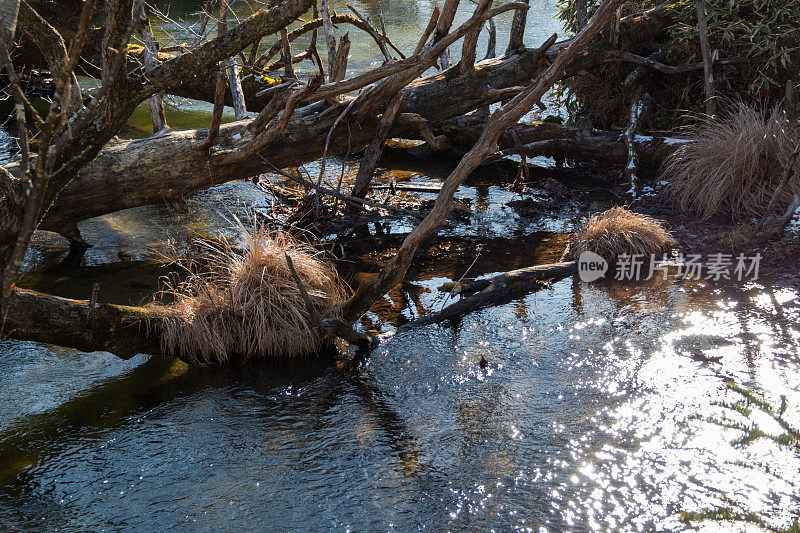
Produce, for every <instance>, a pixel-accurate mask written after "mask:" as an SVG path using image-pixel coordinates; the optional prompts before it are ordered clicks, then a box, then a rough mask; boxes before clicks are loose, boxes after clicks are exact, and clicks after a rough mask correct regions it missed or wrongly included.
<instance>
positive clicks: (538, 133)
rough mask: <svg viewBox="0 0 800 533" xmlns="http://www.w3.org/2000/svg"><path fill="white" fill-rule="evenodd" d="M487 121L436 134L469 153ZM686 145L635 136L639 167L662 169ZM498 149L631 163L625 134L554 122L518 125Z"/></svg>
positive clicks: (476, 119) (477, 119)
mask: <svg viewBox="0 0 800 533" xmlns="http://www.w3.org/2000/svg"><path fill="white" fill-rule="evenodd" d="M487 120H488V119H487V117H485V116H482V115H479V114H471V115H464V116H460V117H455V118H452V119H448V120H445V121H443V122H440V123H438V124H436V125H435V126H434V127H433V131H434V133H435V134H437V135H444V136H446V137H447V139H448V140H449V141H450V143H451V144H452V145H453V147H455V148H459V149H462V150H463V149H469V148H471V147H472V146H473V145H474V144H475V142H476V141H477V140H478V138H479V137H480V135H481V132H482V131H483V128H484V127H485V125H486V122H487ZM686 142H689V141H687V140H684V139H679V138H674V137H659V136H651V135H634V136H633V143H634V145H635V146H636V150H637V153H638V155H639V164H640V165H641V166H643V167H647V168H659V167H660V166H661V163H662V162H663V161H664V158H665V157H666V156H667V155H669V154H670V153H672V152H673V151H674V150H676V149H677V148H678V147H679V146H680V145H681V144H684V143H686ZM498 145H499V147H500V149H501V150H502V151H503V152H502V153H503V154H505V155H509V154H525V155H526V156H528V157H536V156H547V157H560V158H564V159H573V160H594V161H597V162H600V163H606V164H610V165H623V166H624V165H626V164H627V162H628V147H627V145H626V143H625V134H624V132H617V131H598V130H585V129H582V128H578V127H574V126H563V125H561V124H554V123H551V122H534V123H519V124H516V125H514V126H512V127H511V128H509V129H508V130H506V131H505V132H503V133H502V134H501V135H500V139H499V141H498Z"/></svg>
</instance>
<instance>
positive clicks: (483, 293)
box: [397, 261, 578, 331]
mask: <svg viewBox="0 0 800 533" xmlns="http://www.w3.org/2000/svg"><path fill="white" fill-rule="evenodd" d="M577 273H578V263H577V262H576V261H567V262H564V263H554V264H551V265H538V266H532V267H528V268H521V269H519V270H512V271H509V272H504V273H502V274H498V275H496V276H493V277H491V278H489V279H482V280H475V281H473V282H468V283H455V284H453V288H451V289H450V291H448V292H451V291H453V289H455V290H456V292H457V293H458V294H468V293H472V294H471V295H470V296H467V297H465V298H462V299H461V300H459V301H457V302H455V303H453V304H450V305H448V306H447V307H445V308H444V309H442V310H441V311H439V312H434V313H431V314H429V315H426V316H423V317H421V318H418V319H416V320H414V321H412V322H409V323H408V324H404V325H403V326H401V327H399V328H397V330H398V331H402V330H406V329H411V328H417V327H421V326H427V325H430V324H437V323H439V322H444V321H445V320H452V319H454V318H458V317H462V316H464V315H466V314H468V313H473V312H475V311H478V310H480V309H484V308H486V307H493V306H497V305H503V304H506V303H508V302H510V301H512V300H514V299H516V298H520V297H522V296H525V295H526V294H530V293H532V292H535V291H537V290H539V289H542V288H544V287H547V286H548V285H549V284H550V283H553V282H556V281H559V280H562V279H564V278H567V277H570V276H574V275H575V274H577ZM448 285H449V284H448Z"/></svg>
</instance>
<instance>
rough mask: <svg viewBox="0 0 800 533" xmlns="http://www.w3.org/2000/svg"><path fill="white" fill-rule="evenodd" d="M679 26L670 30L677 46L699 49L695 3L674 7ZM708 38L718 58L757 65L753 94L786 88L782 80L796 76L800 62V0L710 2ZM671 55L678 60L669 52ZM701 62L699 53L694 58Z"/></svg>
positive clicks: (679, 3) (686, 1) (686, 0)
mask: <svg viewBox="0 0 800 533" xmlns="http://www.w3.org/2000/svg"><path fill="white" fill-rule="evenodd" d="M671 9H672V10H673V12H674V13H675V18H676V19H677V20H678V23H677V24H675V25H674V26H673V27H672V28H671V37H672V40H673V41H674V44H675V46H676V48H684V49H685V50H695V49H698V47H697V45H696V43H698V42H699V37H698V34H697V14H696V11H695V6H694V2H693V1H691V0H680V1H677V2H675V4H674V7H672V8H671ZM706 12H707V15H708V32H709V33H708V40H709V42H710V44H711V47H712V50H719V54H720V57H723V56H740V57H748V58H752V59H754V60H756V61H757V64H758V68H757V73H756V76H755V77H754V78H753V80H752V83H751V84H750V93H751V94H753V95H765V94H766V93H767V92H768V91H770V90H771V89H774V88H782V87H783V83H781V80H782V79H787V78H789V79H791V78H796V76H797V74H798V67H800V65H799V64H798V61H799V60H800V2H797V1H790V2H787V1H786V0H707V4H706ZM669 55H670V56H671V57H680V56H678V55H673V54H669ZM693 57H698V58H699V52H698V53H697V54H696V55H695V56H693Z"/></svg>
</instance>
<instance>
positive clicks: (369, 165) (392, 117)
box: [350, 93, 403, 198]
mask: <svg viewBox="0 0 800 533" xmlns="http://www.w3.org/2000/svg"><path fill="white" fill-rule="evenodd" d="M402 103H403V93H398V94H397V96H395V97H394V98H393V99H392V101H391V102H389V105H388V106H387V107H386V111H385V112H384V113H383V116H382V117H381V121H380V124H378V128H377V129H376V130H375V135H374V136H373V137H372V140H371V141H370V143H369V146H367V149H366V150H365V152H364V155H363V156H362V158H361V163H360V164H359V166H358V174H356V179H355V183H353V191H352V192H351V193H350V194H351V196H355V197H356V198H364V196H366V194H367V189H368V188H369V184H370V181H372V175H373V174H374V172H375V167H376V166H377V165H378V161H379V160H380V158H381V155H383V147H384V146H385V145H386V140H387V139H388V137H389V134H390V133H391V131H392V128H393V127H394V124H395V121H396V119H397V113H398V112H399V111H400V106H401V105H402Z"/></svg>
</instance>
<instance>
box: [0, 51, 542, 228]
mask: <svg viewBox="0 0 800 533" xmlns="http://www.w3.org/2000/svg"><path fill="white" fill-rule="evenodd" d="M544 53H545V50H544V49H539V50H527V51H526V52H525V53H522V54H517V55H514V56H511V57H508V58H504V59H502V60H497V59H492V60H488V61H484V62H482V63H479V64H477V65H476V66H475V69H474V70H472V71H470V72H469V73H468V74H464V75H462V74H460V73H458V72H457V71H455V70H453V69H451V71H448V72H444V73H441V74H437V75H435V76H430V77H428V78H423V79H420V80H417V81H415V82H413V83H411V84H410V85H409V86H408V87H407V88H406V89H404V90H403V91H401V92H402V93H403V95H404V99H403V105H402V108H401V114H400V116H399V117H398V120H397V123H396V125H395V128H394V129H393V130H392V136H397V137H404V136H405V137H412V138H413V137H415V136H417V135H418V133H419V131H420V124H421V122H420V117H422V119H424V120H425V121H430V122H435V121H438V120H442V119H446V118H450V117H454V116H458V115H461V114H463V113H468V112H470V111H472V110H473V109H476V108H477V107H479V106H481V105H485V104H488V103H490V102H494V101H497V100H499V99H501V98H503V96H504V95H505V96H506V97H507V94H508V93H507V92H504V91H503V89H505V88H507V87H515V86H517V85H518V84H519V83H521V82H524V81H526V80H529V79H530V77H531V76H532V75H533V74H535V73H536V72H538V71H540V70H541V69H542V68H543V67H544V66H546V63H547V62H546V60H545V59H544ZM323 88H324V86H323ZM454 94H458V95H459V96H460V98H457V99H455V98H453V97H452V96H453V95H454ZM380 112H381V110H380V109H379V110H376V111H374V112H372V113H370V114H369V116H367V117H366V118H364V119H362V120H360V121H359V122H358V127H352V126H351V125H350V124H348V123H345V122H343V123H342V124H341V125H340V126H339V127H338V128H337V130H336V131H334V133H333V135H332V136H331V143H330V146H329V147H328V155H334V154H341V153H345V152H347V151H357V150H358V149H360V148H363V147H364V146H366V145H367V143H369V141H370V139H371V138H372V135H373V132H374V131H375V129H376V128H377V126H378V121H379V113H380ZM335 120H336V116H335V115H333V114H330V113H329V114H327V115H325V116H320V114H318V113H317V112H316V111H315V107H314V106H308V107H306V108H304V109H300V110H298V111H297V112H296V113H295V115H294V116H293V117H292V119H291V121H290V122H289V124H288V126H287V128H286V131H285V133H284V134H283V135H282V136H281V138H280V139H278V140H275V141H274V142H271V143H269V144H268V145H267V146H266V147H265V148H264V149H263V150H261V151H260V153H259V156H256V157H252V158H249V159H246V160H243V161H238V162H236V163H235V164H218V163H217V162H216V161H215V158H214V157H213V154H211V155H209V154H208V153H206V152H205V151H204V150H201V149H200V145H201V144H202V143H203V141H204V140H205V138H206V136H207V130H206V129H201V130H186V131H173V132H164V133H162V134H159V135H154V136H152V137H148V138H146V139H137V140H130V141H120V142H116V143H113V144H110V145H109V146H107V147H106V148H104V149H103V150H102V151H101V152H100V153H99V154H98V156H97V157H96V158H95V159H94V161H93V162H92V163H91V165H89V166H88V167H86V168H84V169H83V170H82V171H81V173H80V174H79V175H78V176H77V177H76V178H75V179H74V180H73V181H72V182H71V183H70V184H69V185H67V187H65V188H64V190H62V191H61V194H60V195H59V197H58V199H57V200H56V202H55V203H54V205H53V206H52V208H51V209H50V210H49V211H48V213H47V215H46V216H45V218H44V220H43V221H42V224H41V225H40V229H44V230H50V231H55V232H58V233H61V234H62V235H71V234H74V232H75V229H76V224H77V223H78V222H80V221H82V220H85V219H87V218H92V217H96V216H100V215H104V214H107V213H113V212H116V211H120V210H122V209H127V208H131V207H138V206H141V205H148V204H153V203H162V202H171V201H174V200H179V199H181V198H182V197H183V196H184V195H186V194H188V193H191V192H193V191H196V190H200V189H204V188H208V187H210V186H212V185H216V184H219V183H224V182H226V181H230V180H234V179H239V178H247V177H252V176H256V175H259V174H261V173H263V172H265V171H267V170H268V167H267V166H266V165H265V163H264V160H266V161H269V163H270V164H272V165H274V166H275V167H278V168H286V167H292V166H298V165H301V164H303V163H307V162H310V161H314V160H316V159H319V158H320V157H321V156H322V153H323V150H324V144H325V142H324V141H325V139H326V137H327V136H328V133H329V131H330V128H331V127H332V126H333V124H334V122H335ZM251 122H252V121H250V120H243V121H239V122H234V123H230V124H225V125H223V126H221V127H220V131H219V139H218V145H219V147H220V149H221V150H224V149H226V148H227V147H229V146H233V145H235V144H236V140H237V139H238V138H241V136H242V135H244V134H245V133H246V131H247V127H248V125H249V124H250V123H251ZM423 123H424V121H423ZM262 158H263V159H262ZM5 168H6V169H7V170H9V171H10V172H11V173H12V174H14V173H16V172H17V165H16V164H11V165H6V167H5Z"/></svg>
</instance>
